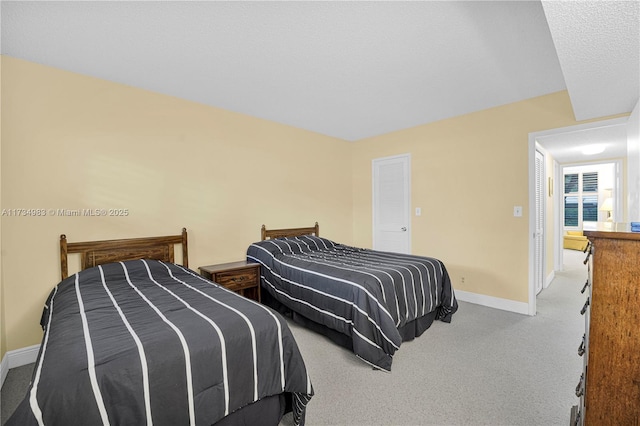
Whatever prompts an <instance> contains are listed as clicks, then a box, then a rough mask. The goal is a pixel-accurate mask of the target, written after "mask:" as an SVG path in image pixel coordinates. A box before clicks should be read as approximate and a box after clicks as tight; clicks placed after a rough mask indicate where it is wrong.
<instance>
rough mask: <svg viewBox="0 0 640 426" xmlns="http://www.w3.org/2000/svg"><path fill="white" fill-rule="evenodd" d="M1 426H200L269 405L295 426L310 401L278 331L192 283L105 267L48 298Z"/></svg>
mask: <svg viewBox="0 0 640 426" xmlns="http://www.w3.org/2000/svg"><path fill="white" fill-rule="evenodd" d="M42 325H43V328H44V337H43V341H42V345H41V348H40V353H39V355H38V359H37V361H36V364H35V370H34V374H33V379H32V383H31V385H30V387H29V390H28V392H27V395H26V397H25V399H24V400H23V402H22V403H21V404H20V406H19V407H18V409H17V410H16V412H15V413H14V414H13V416H12V417H11V418H10V420H9V422H8V424H9V425H20V426H26V425H37V424H45V425H98V424H114V425H115V424H118V425H145V424H146V425H151V424H157V425H211V424H214V423H216V422H217V421H218V420H221V419H223V418H224V417H225V416H227V415H229V414H230V413H233V412H234V411H236V410H239V409H241V408H243V407H245V406H247V405H249V404H252V403H254V402H256V401H258V400H261V399H262V398H267V397H269V396H271V395H279V394H283V393H284V394H286V395H288V396H290V397H291V402H292V409H293V411H294V413H293V414H294V416H293V417H294V421H295V422H296V423H298V424H303V423H304V413H305V408H306V404H307V402H308V401H309V399H310V398H311V396H312V395H313V390H312V386H311V383H310V381H309V378H308V376H307V371H306V368H305V365H304V362H303V360H302V357H301V355H300V353H299V351H298V347H297V345H296V342H295V340H294V338H293V336H292V334H291V332H290V330H289V328H288V326H287V323H286V321H285V320H284V319H283V318H282V317H281V316H280V315H279V314H277V313H275V312H273V311H272V310H271V309H269V308H267V307H265V306H263V305H260V304H258V303H256V302H254V301H251V300H249V299H245V298H243V297H241V296H239V295H237V294H235V293H232V292H230V291H228V290H226V289H224V288H223V287H220V286H218V285H217V284H214V283H212V282H210V281H208V280H205V279H204V278H201V277H200V276H199V275H197V274H196V273H195V272H193V271H191V270H189V269H186V268H183V267H181V266H178V265H174V264H170V263H163V262H159V261H155V260H135V261H127V262H119V263H109V264H105V265H101V266H97V267H94V268H90V269H86V270H84V271H82V272H80V273H78V274H76V275H73V276H71V277H69V278H67V279H65V280H64V281H62V282H61V283H60V284H58V286H56V287H55V288H54V290H53V291H52V292H51V294H50V296H49V298H48V301H47V304H46V307H45V310H44V313H43V318H42Z"/></svg>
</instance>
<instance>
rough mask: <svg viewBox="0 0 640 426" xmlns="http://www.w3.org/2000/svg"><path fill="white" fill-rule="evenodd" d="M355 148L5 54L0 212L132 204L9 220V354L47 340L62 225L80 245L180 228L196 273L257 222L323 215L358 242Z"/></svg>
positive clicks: (232, 248)
mask: <svg viewBox="0 0 640 426" xmlns="http://www.w3.org/2000/svg"><path fill="white" fill-rule="evenodd" d="M350 149H351V146H350V144H349V143H348V142H345V141H342V140H339V139H335V138H330V137H327V136H323V135H319V134H316V133H312V132H308V131H304V130H300V129H296V128H292V127H289V126H284V125H280V124H276V123H273V122H269V121H265V120H260V119H256V118H252V117H248V116H245V115H241V114H236V113H232V112H228V111H224V110H220V109H216V108H212V107H208V106H204V105H201V104H197V103H193V102H188V101H184V100H180V99H177V98H173V97H169V96H164V95H160V94H156V93H152V92H148V91H144V90H140V89H135V88H132V87H128V86H124V85H120V84H115V83H111V82H108V81H104V80H100V79H95V78H90V77H86V76H82V75H78V74H74V73H70V72H66V71H62V70H58V69H55V68H50V67H45V66H41V65H37V64H34V63H31V62H27V61H23V60H18V59H15V58H10V57H7V56H3V57H2V157H1V173H2V177H1V183H2V207H3V208H5V209H18V208H34V209H46V210H48V209H82V208H106V209H108V208H122V209H129V215H128V216H126V217H59V216H51V215H50V214H49V215H47V216H46V217H16V216H3V217H2V222H1V226H2V231H3V232H2V235H1V238H2V272H3V276H4V280H3V283H4V297H3V301H4V309H3V313H4V315H5V320H6V324H5V321H3V322H2V323H3V326H6V346H3V354H4V351H6V350H14V349H18V348H22V347H26V346H30V345H34V344H38V343H40V340H41V338H42V333H41V329H40V327H39V324H38V321H39V319H40V315H41V312H42V307H43V303H44V301H45V299H46V297H47V295H48V293H49V291H50V290H51V288H52V287H53V286H54V285H55V284H57V282H58V281H59V275H60V266H59V256H58V241H59V236H60V234H62V233H64V234H66V235H67V237H68V239H69V241H84V240H93V239H111V238H127V237H137V236H152V235H169V234H178V233H179V232H180V229H181V228H182V227H186V228H187V229H188V231H189V260H190V266H191V267H192V268H194V269H196V268H197V267H198V266H200V265H207V264H211V263H218V262H228V261H234V260H240V259H243V258H244V255H245V253H246V249H247V246H248V245H249V244H250V243H251V242H253V241H257V240H259V239H260V226H261V225H262V224H263V223H265V224H266V225H267V226H268V227H273V228H277V227H287V226H311V225H313V223H314V222H315V221H318V222H319V223H320V232H321V235H322V234H324V235H331V236H332V237H333V238H335V239H336V240H342V241H346V242H351V235H352V229H351V226H352V221H351V215H350V210H351V188H350V182H351V159H350ZM327 167H329V168H328V169H327ZM3 345H4V344H3Z"/></svg>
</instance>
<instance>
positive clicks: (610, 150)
mask: <svg viewBox="0 0 640 426" xmlns="http://www.w3.org/2000/svg"><path fill="white" fill-rule="evenodd" d="M536 141H537V142H538V143H540V145H542V146H543V147H544V148H545V149H546V150H547V152H549V154H551V156H552V157H553V158H554V159H555V160H556V161H557V162H558V163H560V164H572V163H578V162H583V161H590V160H600V159H613V158H624V157H626V156H627V126H626V125H625V124H624V123H621V124H615V125H605V126H602V127H596V128H593V129H583V130H578V131H570V132H564V133H557V134H554V135H548V136H542V137H538V138H537V139H536ZM593 148H600V149H602V151H600V150H597V151H596V152H593V153H590V152H588V150H589V149H593Z"/></svg>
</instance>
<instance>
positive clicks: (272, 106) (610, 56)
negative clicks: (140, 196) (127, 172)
mask: <svg viewBox="0 0 640 426" xmlns="http://www.w3.org/2000/svg"><path fill="white" fill-rule="evenodd" d="M586 3H589V6H587V5H586ZM586 3H576V2H564V3H563V4H562V5H561V6H559V5H557V4H556V3H555V2H549V3H547V2H545V3H544V4H543V3H540V2H539V1H497V2H480V1H470V2H464V1H450V2H448V1H425V2H419V1H418V2H415V1H414V2H338V1H334V2H324V1H316V2H243V1H235V2H217V1H209V2H190V1H178V2H151V1H143V2H128V1H115V2H92V1H86V2H82V1H80V2H64V1H63V2H49V1H43V2H28V1H26V2H25V1H19V2H11V1H2V9H1V13H2V20H1V23H2V30H1V32H2V39H1V46H2V53H3V54H7V55H10V56H13V57H17V58H22V59H26V60H29V61H33V62H37V63H42V64H45V65H49V66H53V67H56V68H60V69H65V70H69V71H73V72H78V73H82V74H86V75H91V76H96V77H99V78H103V79H107V80H110V81H115V82H119V83H124V84H127V85H131V86H135V87H140V88H144V89H148V90H152V91H155V92H159V93H164V94H167V95H172V96H177V97H180V98H184V99H188V100H192V101H196V102H201V103H204V104H207V105H212V106H216V107H220V108H224V109H227V110H231V111H237V112H240V113H244V114H249V115H252V116H255V117H260V118H265V119H268V120H272V121H276V122H280V123H283V124H287V125H291V126H295V127H299V128H303V129H307V130H311V131H315V132H318V133H322V134H326V135H330V136H334V137H338V138H341V139H345V140H358V139H362V138H366V137H369V136H375V135H379V134H383V133H388V132H392V131H396V130H399V129H404V128H408V127H412V126H416V125H421V124H425V123H429V122H433V121H436V120H440V119H444V118H448V117H454V116H457V115H461V114H465V113H469V112H473V111H477V110H482V109H486V108H490V107H494V106H498V105H503V104H506V103H510V102H515V101H519V100H523V99H527V98H531V97H535V96H540V95H544V94H548V93H552V92H556V91H559V90H564V89H565V88H567V89H568V90H569V94H570V97H571V101H572V104H573V108H574V110H575V111H576V115H577V116H578V117H579V118H580V117H581V116H584V117H586V116H593V115H594V114H596V116H602V115H609V114H617V113H624V112H630V111H631V108H632V107H633V106H634V105H635V102H637V100H638V96H639V95H638V84H637V83H638V79H639V70H638V68H639V67H640V66H639V65H638V56H637V50H638V37H637V35H638V27H639V26H640V24H638V3H637V2H606V3H607V4H608V3H615V7H610V6H608V5H607V6H606V7H604V6H602V4H603V3H604V2H600V1H598V2H593V3H594V4H591V3H590V2H586ZM629 4H631V6H629ZM621 13H622V14H623V17H622V18H620V17H619V16H618V15H620V14H621ZM547 19H549V24H550V25H551V31H550V29H549V25H547ZM633 19H636V20H635V21H632V20H633ZM594 31H595V32H594ZM587 35H588V37H586V36H587ZM554 43H555V45H554ZM614 46H615V47H616V48H613V47H614ZM620 46H622V49H617V47H620ZM556 48H557V53H556ZM634 48H635V50H636V52H635V56H634V55H633V52H631V51H632V50H633V49H634ZM592 68H594V69H597V70H598V71H597V72H595V71H593V72H591V69H592ZM592 74H593V75H592ZM565 81H566V82H567V83H566V85H565ZM634 82H635V86H634ZM596 89H597V90H596ZM596 92H597V93H596ZM602 93H605V95H603V94H602ZM603 98H606V99H603ZM605 101H606V102H605Z"/></svg>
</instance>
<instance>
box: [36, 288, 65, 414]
mask: <svg viewBox="0 0 640 426" xmlns="http://www.w3.org/2000/svg"><path fill="white" fill-rule="evenodd" d="M57 293H58V286H56V287H55V289H54V291H53V296H51V300H50V301H49V320H48V321H47V330H46V331H45V333H44V340H43V342H42V354H41V355H40V362H39V363H38V366H37V367H36V374H35V376H34V377H33V386H32V387H31V392H30V394H29V405H30V406H31V412H32V413H33V416H34V417H35V418H36V421H37V422H38V424H39V425H44V420H43V419H42V410H41V409H40V406H39V405H38V385H39V384H40V375H41V373H42V363H43V362H44V357H45V354H46V352H47V345H48V343H49V330H50V329H51V317H52V316H53V300H54V299H55V298H56V294H57Z"/></svg>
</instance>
